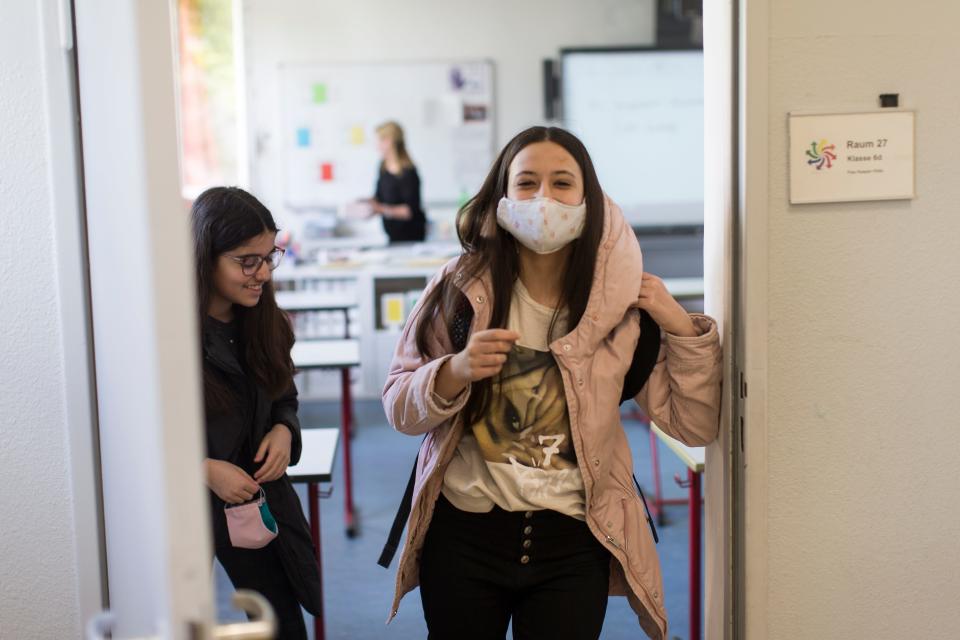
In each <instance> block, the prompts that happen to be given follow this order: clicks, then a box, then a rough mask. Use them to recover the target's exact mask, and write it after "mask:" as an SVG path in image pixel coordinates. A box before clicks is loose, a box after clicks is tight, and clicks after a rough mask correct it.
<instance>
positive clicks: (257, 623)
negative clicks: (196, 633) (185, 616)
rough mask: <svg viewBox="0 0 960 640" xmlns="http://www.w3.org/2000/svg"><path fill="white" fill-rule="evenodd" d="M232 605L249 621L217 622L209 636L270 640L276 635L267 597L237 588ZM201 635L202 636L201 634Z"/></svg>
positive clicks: (217, 638)
mask: <svg viewBox="0 0 960 640" xmlns="http://www.w3.org/2000/svg"><path fill="white" fill-rule="evenodd" d="M233 606H235V607H236V608H237V609H240V610H241V611H243V612H244V613H246V614H247V615H248V616H250V621H249V622H234V623H230V624H218V625H215V626H214V627H213V629H212V633H210V634H209V637H210V638H212V639H214V640H272V639H273V638H274V637H276V635H277V617H276V615H274V613H273V607H271V606H270V603H269V602H267V599H266V598H264V597H263V596H262V595H260V594H259V593H257V592H256V591H250V590H248V589H238V590H237V591H236V592H234V594H233ZM201 637H202V636H201Z"/></svg>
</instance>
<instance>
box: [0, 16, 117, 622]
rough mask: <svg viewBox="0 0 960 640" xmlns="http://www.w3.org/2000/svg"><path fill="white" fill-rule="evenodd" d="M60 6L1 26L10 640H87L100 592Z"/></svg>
mask: <svg viewBox="0 0 960 640" xmlns="http://www.w3.org/2000/svg"><path fill="white" fill-rule="evenodd" d="M41 4H42V5H43V6H44V7H45V8H46V9H47V13H46V14H44V13H43V12H42V9H41ZM53 6H55V4H54V3H51V2H43V3H38V2H34V1H33V0H29V1H26V0H25V1H21V2H6V3H4V9H3V19H2V20H0V123H3V124H2V126H0V246H3V247H4V249H3V250H2V251H0V273H2V274H3V276H2V277H3V295H2V296H0V335H2V336H3V338H2V340H0V363H2V366H0V390H2V391H0V425H2V428H0V432H2V433H3V446H0V478H2V480H0V504H2V505H3V516H2V520H0V558H2V560H0V638H11V639H12V638H77V637H80V635H81V624H82V620H81V617H82V615H81V610H82V607H81V599H86V598H87V596H92V597H93V598H94V599H95V600H98V599H99V594H98V593H97V591H98V587H96V586H95V587H94V588H93V591H94V593H92V594H87V596H85V595H83V594H82V593H81V589H80V579H79V575H80V571H81V570H82V567H83V566H84V563H85V561H83V560H80V559H79V558H78V557H77V547H76V544H75V536H76V534H77V532H76V524H75V523H76V519H75V515H74V501H75V497H76V493H75V491H74V486H73V482H72V480H71V474H72V466H71V456H70V446H69V442H70V439H71V434H70V432H69V428H68V416H69V415H70V414H69V411H68V397H69V396H70V394H71V393H72V391H71V390H70V389H69V388H68V386H67V376H66V375H65V372H66V371H67V370H69V368H70V366H69V365H68V364H67V363H65V361H64V353H65V348H64V346H63V340H64V335H65V333H68V332H65V331H64V325H63V323H62V321H61V311H62V308H63V304H64V297H63V296H62V295H61V292H60V284H61V280H60V278H59V277H58V255H57V254H58V247H57V242H56V239H57V236H58V233H59V229H58V228H57V209H56V207H55V202H54V197H53V193H52V188H51V185H52V183H53V182H54V180H55V179H56V176H55V175H54V173H55V172H54V166H55V165H56V164H57V160H56V159H55V158H54V154H55V153H56V151H55V150H54V148H53V146H52V145H51V144H50V143H49V139H50V136H51V135H52V130H53V127H52V125H51V122H50V119H49V117H48V116H49V112H48V108H49V109H50V110H51V111H52V110H55V107H51V106H50V105H48V103H47V96H46V94H45V83H46V82H47V81H49V80H50V77H49V71H50V65H49V64H47V63H48V62H49V60H45V57H44V52H43V50H42V46H41V34H42V33H44V32H46V33H49V32H50V27H51V26H53V29H54V33H56V31H55V29H56V25H51V23H50V20H49V17H50V13H49V10H50V8H51V7H53ZM45 17H46V20H45ZM47 55H50V51H49V50H48V51H47ZM60 150H61V151H63V148H62V147H61V148H60ZM65 251H66V252H67V253H69V252H70V249H65ZM81 324H82V321H81ZM80 382H81V381H77V380H74V384H75V385H76V384H78V383H80ZM76 462H77V463H78V464H79V463H81V461H80V460H78V461H76ZM94 533H95V532H94ZM90 559H91V560H93V561H94V563H96V558H95V557H93V558H90Z"/></svg>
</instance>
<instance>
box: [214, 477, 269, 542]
mask: <svg viewBox="0 0 960 640" xmlns="http://www.w3.org/2000/svg"><path fill="white" fill-rule="evenodd" d="M223 513H224V515H225V516H226V518H227V532H228V533H229V534H230V544H232V545H233V546H235V547H237V548H239V549H262V548H263V547H265V546H267V545H268V544H270V541H271V540H273V539H274V538H276V537H277V532H278V527H277V521H276V520H274V518H273V514H272V513H270V507H268V506H267V496H266V494H264V492H263V489H262V488H261V489H260V495H259V496H258V497H257V499H256V500H253V501H251V502H245V503H243V504H238V505H226V506H224V507H223Z"/></svg>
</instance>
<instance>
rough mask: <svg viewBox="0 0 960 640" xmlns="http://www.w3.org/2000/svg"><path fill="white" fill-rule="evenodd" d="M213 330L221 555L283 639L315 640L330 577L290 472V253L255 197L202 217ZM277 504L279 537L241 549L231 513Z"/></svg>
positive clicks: (296, 426) (197, 237) (201, 210)
mask: <svg viewBox="0 0 960 640" xmlns="http://www.w3.org/2000/svg"><path fill="white" fill-rule="evenodd" d="M191 222H192V227H193V239H194V249H195V252H196V267H197V283H198V294H199V295H198V299H199V303H200V304H199V309H198V312H199V320H200V323H201V327H202V345H203V384H204V404H205V418H206V419H205V424H206V443H207V455H208V456H209V457H208V458H207V459H206V460H205V461H204V467H205V473H206V479H207V485H208V487H209V488H210V505H211V513H212V517H213V533H214V551H215V553H216V556H217V558H218V559H219V560H220V563H221V564H222V565H223V567H224V569H226V572H227V575H229V576H230V580H231V581H232V582H233V585H234V587H236V588H238V589H253V590H255V591H258V592H259V593H261V594H263V596H265V597H266V598H267V600H268V601H269V602H270V604H271V605H272V606H273V609H274V611H275V612H276V614H277V619H278V623H279V628H280V633H279V635H278V636H277V637H278V638H297V639H300V638H306V637H307V636H306V628H305V625H304V621H303V614H302V612H301V610H300V605H301V604H302V605H303V606H304V607H305V608H306V609H307V611H309V612H310V613H312V614H314V615H318V613H319V611H320V608H319V607H320V590H319V587H320V582H319V568H318V566H317V562H316V558H315V555H314V551H313V546H312V543H311V539H310V530H309V528H308V526H307V522H306V519H305V518H304V516H303V511H302V509H301V507H300V501H299V499H298V498H297V495H296V493H295V492H294V490H293V485H292V484H291V483H290V479H289V478H288V477H287V475H286V470H287V466H288V465H289V464H291V463H293V464H296V462H297V460H298V459H299V457H300V446H301V441H300V422H299V420H298V419H297V406H298V403H297V389H296V387H295V386H294V383H293V371H294V370H293V362H292V360H291V358H290V348H291V347H292V346H293V331H292V329H291V327H290V322H289V320H288V319H287V317H286V316H285V315H284V314H283V312H282V311H280V309H279V308H278V307H277V303H276V301H275V299H274V294H273V287H272V285H271V282H270V278H271V272H272V271H273V269H275V268H276V267H277V265H279V263H280V259H281V257H282V256H283V249H280V248H278V247H276V246H275V244H274V243H275V240H276V235H277V226H276V224H275V223H274V221H273V217H272V216H271V215H270V212H269V211H268V210H267V208H266V207H264V206H263V204H261V203H260V202H259V201H258V200H257V199H256V198H255V197H253V196H252V195H250V194H249V193H247V192H246V191H243V190H242V189H237V188H233V187H215V188H212V189H209V190H207V191H205V192H204V193H202V194H201V195H200V197H198V198H197V199H196V201H195V202H194V204H193V209H192V211H191ZM261 491H262V492H263V495H264V496H265V497H266V502H267V505H268V506H269V509H270V512H271V513H272V514H273V517H274V519H275V520H276V524H277V532H278V536H277V537H276V538H275V539H274V540H272V541H271V542H270V543H269V544H267V545H266V546H264V547H262V548H259V549H248V548H237V547H235V546H233V544H231V539H230V535H229V531H228V527H227V524H226V516H225V514H224V507H225V506H226V505H236V504H241V503H244V502H248V501H250V500H253V499H254V498H258V497H259V496H260V495H261Z"/></svg>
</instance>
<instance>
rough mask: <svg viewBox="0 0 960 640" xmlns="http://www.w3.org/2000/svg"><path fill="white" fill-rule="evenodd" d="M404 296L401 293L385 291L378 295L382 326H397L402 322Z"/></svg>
mask: <svg viewBox="0 0 960 640" xmlns="http://www.w3.org/2000/svg"><path fill="white" fill-rule="evenodd" d="M405 302H406V296H405V295H404V294H402V293H385V294H383V295H382V296H380V316H381V320H382V322H383V326H384V327H387V328H399V327H400V326H401V325H402V324H403V306H404V303H405Z"/></svg>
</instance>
